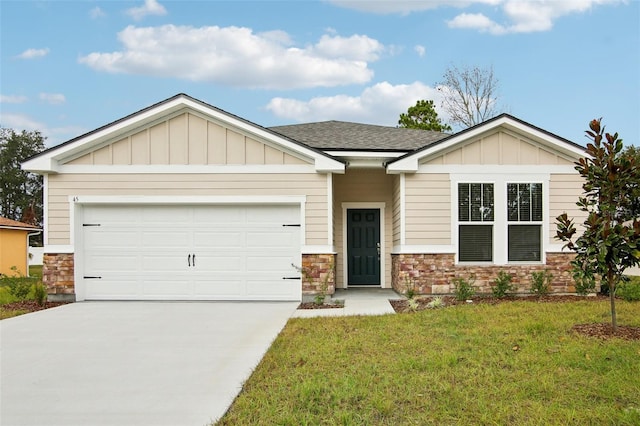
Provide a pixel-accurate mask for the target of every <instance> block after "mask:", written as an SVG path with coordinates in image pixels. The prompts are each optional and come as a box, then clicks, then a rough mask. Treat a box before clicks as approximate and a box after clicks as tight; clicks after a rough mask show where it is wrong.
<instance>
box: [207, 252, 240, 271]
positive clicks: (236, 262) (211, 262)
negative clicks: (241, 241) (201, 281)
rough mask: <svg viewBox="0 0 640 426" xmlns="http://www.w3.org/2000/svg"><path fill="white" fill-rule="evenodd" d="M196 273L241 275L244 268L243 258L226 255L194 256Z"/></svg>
mask: <svg viewBox="0 0 640 426" xmlns="http://www.w3.org/2000/svg"><path fill="white" fill-rule="evenodd" d="M195 268H196V269H197V270H198V272H217V273H225V272H235V273H241V272H242V270H243V268H244V257H243V256H240V255H238V256H228V255H227V253H220V255H202V254H199V255H197V256H196V267H195Z"/></svg>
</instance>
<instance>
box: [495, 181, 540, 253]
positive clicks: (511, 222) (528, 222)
mask: <svg viewBox="0 0 640 426" xmlns="http://www.w3.org/2000/svg"><path fill="white" fill-rule="evenodd" d="M523 183H524V184H535V183H541V184H542V220H540V221H533V220H528V221H513V220H509V217H508V215H507V260H508V259H509V225H540V234H541V235H540V239H541V240H540V260H538V261H534V262H529V261H522V260H518V261H510V262H509V264H510V265H535V264H544V263H545V259H544V258H545V255H544V254H545V251H544V238H545V235H547V238H548V234H545V231H544V224H545V210H547V209H546V208H545V207H546V206H547V205H548V204H546V202H547V201H546V200H545V194H546V192H545V186H544V182H542V181H531V182H522V181H521V179H518V180H508V181H507V182H506V183H505V188H504V190H505V191H506V190H507V185H508V184H523ZM505 200H506V197H505ZM505 207H506V203H505Z"/></svg>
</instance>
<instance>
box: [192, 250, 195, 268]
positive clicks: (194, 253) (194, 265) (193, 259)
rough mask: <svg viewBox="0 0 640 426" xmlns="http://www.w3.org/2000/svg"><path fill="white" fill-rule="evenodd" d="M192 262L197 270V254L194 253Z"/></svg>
mask: <svg viewBox="0 0 640 426" xmlns="http://www.w3.org/2000/svg"><path fill="white" fill-rule="evenodd" d="M192 262H193V267H194V268H195V266H196V254H195V253H193V258H192Z"/></svg>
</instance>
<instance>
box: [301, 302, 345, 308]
mask: <svg viewBox="0 0 640 426" xmlns="http://www.w3.org/2000/svg"><path fill="white" fill-rule="evenodd" d="M335 308H344V305H343V304H341V303H322V304H318V303H315V302H303V303H301V304H299V305H298V309H335Z"/></svg>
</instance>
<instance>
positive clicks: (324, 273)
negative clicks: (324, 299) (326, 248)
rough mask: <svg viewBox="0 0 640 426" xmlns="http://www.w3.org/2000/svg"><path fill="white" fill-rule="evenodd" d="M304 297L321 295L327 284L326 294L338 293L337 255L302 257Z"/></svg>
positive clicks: (308, 255) (307, 255)
mask: <svg viewBox="0 0 640 426" xmlns="http://www.w3.org/2000/svg"><path fill="white" fill-rule="evenodd" d="M302 271H303V272H302V295H303V296H304V295H313V294H319V293H322V291H323V286H324V285H325V283H326V286H327V288H326V289H325V291H324V292H325V294H326V295H330V294H333V293H335V291H336V255H335V254H303V255H302Z"/></svg>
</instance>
